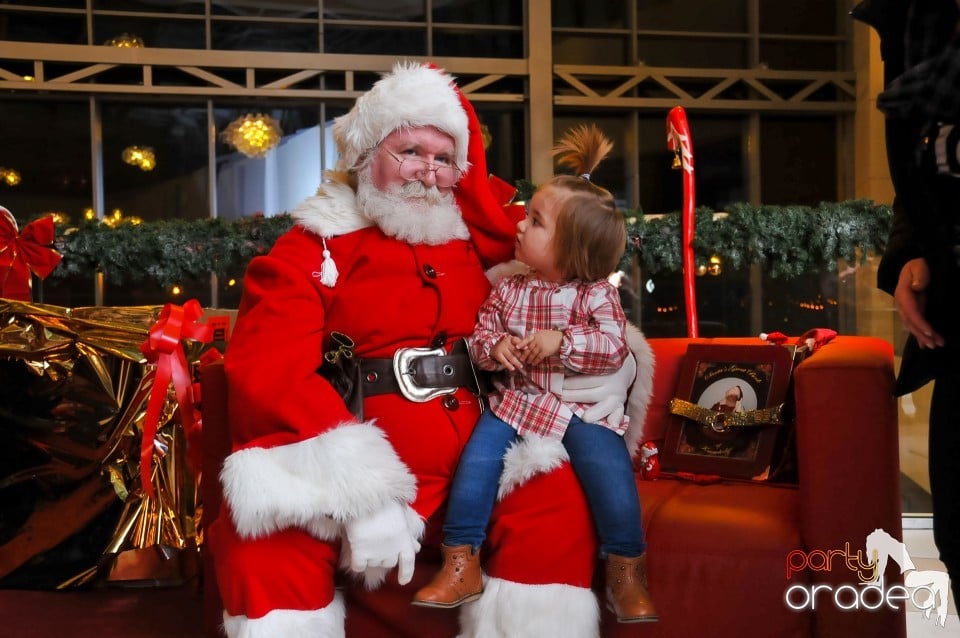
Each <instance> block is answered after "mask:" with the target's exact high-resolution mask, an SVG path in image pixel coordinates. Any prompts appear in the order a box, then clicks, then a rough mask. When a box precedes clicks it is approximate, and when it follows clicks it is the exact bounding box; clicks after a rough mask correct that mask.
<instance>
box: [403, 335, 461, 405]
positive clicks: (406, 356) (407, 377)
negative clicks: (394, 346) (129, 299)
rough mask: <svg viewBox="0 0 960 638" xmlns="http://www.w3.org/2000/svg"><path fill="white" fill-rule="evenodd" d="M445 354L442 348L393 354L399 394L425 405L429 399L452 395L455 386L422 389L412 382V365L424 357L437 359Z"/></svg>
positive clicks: (408, 350)
mask: <svg viewBox="0 0 960 638" xmlns="http://www.w3.org/2000/svg"><path fill="white" fill-rule="evenodd" d="M445 354H446V351H445V350H444V349H443V348H400V349H399V350H397V351H396V352H394V353H393V375H394V376H395V377H396V378H397V385H398V386H400V394H402V395H403V396H404V398H406V399H408V400H410V401H413V402H414V403H426V402H427V401H429V400H430V399H435V398H437V397H441V396H443V395H445V394H453V393H454V392H456V391H457V387H456V386H451V387H441V388H423V387H420V386H419V385H417V384H416V383H415V382H414V380H413V375H414V369H413V364H414V362H415V361H416V360H417V359H422V358H424V357H439V356H443V355H445Z"/></svg>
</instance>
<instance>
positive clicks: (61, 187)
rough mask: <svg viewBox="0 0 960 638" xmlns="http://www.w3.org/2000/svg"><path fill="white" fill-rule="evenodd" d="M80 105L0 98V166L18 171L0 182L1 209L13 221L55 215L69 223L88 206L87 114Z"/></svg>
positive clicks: (81, 102) (83, 102)
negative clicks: (0, 103)
mask: <svg viewBox="0 0 960 638" xmlns="http://www.w3.org/2000/svg"><path fill="white" fill-rule="evenodd" d="M87 105H88V103H87V100H86V99H83V100H77V99H72V100H63V99H60V100H56V101H53V100H44V99H26V100H20V99H15V98H11V97H9V96H7V97H5V98H4V102H3V107H2V109H3V117H2V118H0V139H2V140H3V143H2V144H0V166H2V167H4V168H6V169H12V170H15V171H17V173H19V175H20V182H19V183H18V184H16V185H14V186H11V185H9V184H8V183H6V182H3V181H0V204H2V205H3V206H5V207H6V208H8V209H9V210H10V212H12V213H13V214H14V215H15V216H16V217H17V218H18V219H21V220H30V219H34V218H36V217H38V216H40V215H42V214H43V213H48V212H57V213H61V214H63V215H65V216H66V217H67V218H68V219H70V220H71V221H73V222H78V221H79V220H81V219H83V212H84V210H85V209H86V208H89V207H90V206H91V204H92V199H93V195H92V193H93V191H92V189H91V186H90V178H91V171H90V110H89V108H88V106H87Z"/></svg>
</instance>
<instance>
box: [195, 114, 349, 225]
mask: <svg viewBox="0 0 960 638" xmlns="http://www.w3.org/2000/svg"><path fill="white" fill-rule="evenodd" d="M341 112H342V111H341V110H338V109H328V111H327V117H328V120H329V122H328V127H327V132H326V133H325V135H324V136H323V137H324V138H325V148H324V153H325V156H324V161H325V164H323V165H321V133H320V127H319V123H320V105H319V104H317V105H315V106H314V105H310V106H299V107H298V106H294V105H291V104H289V103H284V102H279V103H277V104H275V105H273V106H272V107H271V106H270V105H264V104H259V105H249V106H248V107H244V106H239V105H218V106H217V107H216V108H215V109H214V121H215V122H216V128H217V131H218V135H217V216H218V217H220V218H222V219H230V220H232V219H238V218H241V217H249V216H251V215H266V216H273V215H278V214H281V213H285V212H289V211H291V210H292V209H293V208H294V207H295V206H296V205H297V204H299V203H300V202H301V201H303V199H304V198H306V197H309V196H310V195H313V194H314V193H316V190H317V187H318V186H319V185H320V179H321V173H322V172H323V170H324V169H327V168H333V164H334V162H335V161H336V152H335V151H334V145H333V140H332V137H331V136H330V133H329V123H332V119H333V118H334V117H335V116H336V115H339V114H340V113H341ZM261 113H262V114H265V115H269V116H270V117H271V118H273V119H274V120H275V121H276V122H277V123H278V124H279V126H280V128H281V130H282V131H283V136H282V138H281V140H280V143H279V144H278V145H277V146H276V147H275V148H274V149H272V150H270V151H268V152H267V154H266V155H265V156H262V157H248V156H246V155H244V154H243V153H241V152H239V151H237V150H236V148H235V147H234V146H232V145H230V144H228V143H227V142H226V141H225V140H224V139H223V132H224V131H225V130H226V129H227V128H228V127H229V125H230V123H231V122H233V121H235V120H237V119H238V118H242V117H243V116H245V115H256V114H261Z"/></svg>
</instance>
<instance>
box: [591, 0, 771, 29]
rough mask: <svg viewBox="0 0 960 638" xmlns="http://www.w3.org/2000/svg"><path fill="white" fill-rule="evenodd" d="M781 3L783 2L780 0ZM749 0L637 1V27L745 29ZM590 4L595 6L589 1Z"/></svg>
mask: <svg viewBox="0 0 960 638" xmlns="http://www.w3.org/2000/svg"><path fill="white" fill-rule="evenodd" d="M776 4H777V6H780V5H781V4H784V3H780V2H777V3H776ZM746 5H747V2H746V1H745V0H699V1H698V2H696V3H695V5H691V3H690V2H684V1H683V0H658V1H657V2H637V28H638V29H641V30H645V29H650V30H667V31H702V32H711V31H712V32H723V33H745V32H746V31H747V8H746ZM586 6H591V5H590V4H586Z"/></svg>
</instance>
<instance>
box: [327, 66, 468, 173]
mask: <svg viewBox="0 0 960 638" xmlns="http://www.w3.org/2000/svg"><path fill="white" fill-rule="evenodd" d="M417 126H435V127H437V128H438V129H440V130H441V131H443V132H444V133H447V134H448V135H450V136H451V137H452V138H453V141H454V145H455V147H456V157H455V160H454V161H455V162H456V164H457V166H459V167H460V168H461V169H463V170H466V169H467V168H468V166H469V164H468V161H467V146H468V143H469V136H470V132H469V128H468V124H467V114H466V112H465V111H464V110H463V106H462V104H461V102H460V92H459V89H457V88H456V85H454V83H453V78H451V77H450V76H449V75H447V74H446V73H444V72H443V71H442V70H440V69H438V68H436V67H433V66H427V65H423V64H420V63H419V62H398V63H397V64H396V65H394V67H393V70H392V71H391V72H390V73H387V74H386V75H384V76H383V77H382V78H381V79H380V80H378V81H377V82H376V84H374V85H373V88H371V89H370V90H369V91H368V92H367V93H365V94H363V95H362V96H360V97H359V98H358V99H357V102H356V104H354V106H353V108H352V109H350V112H349V113H347V114H346V115H343V116H341V117H338V118H337V119H336V121H335V122H334V123H333V139H334V140H335V141H336V143H337V149H338V150H339V151H340V161H339V163H338V165H337V168H338V169H339V170H350V169H352V168H354V167H356V165H357V162H359V161H360V158H361V157H363V154H364V153H366V152H367V151H369V150H370V149H372V148H374V147H376V146H377V144H379V143H380V142H382V141H383V139H384V138H385V137H387V136H388V135H390V134H391V133H392V132H394V131H396V130H397V129H401V128H411V127H417Z"/></svg>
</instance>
